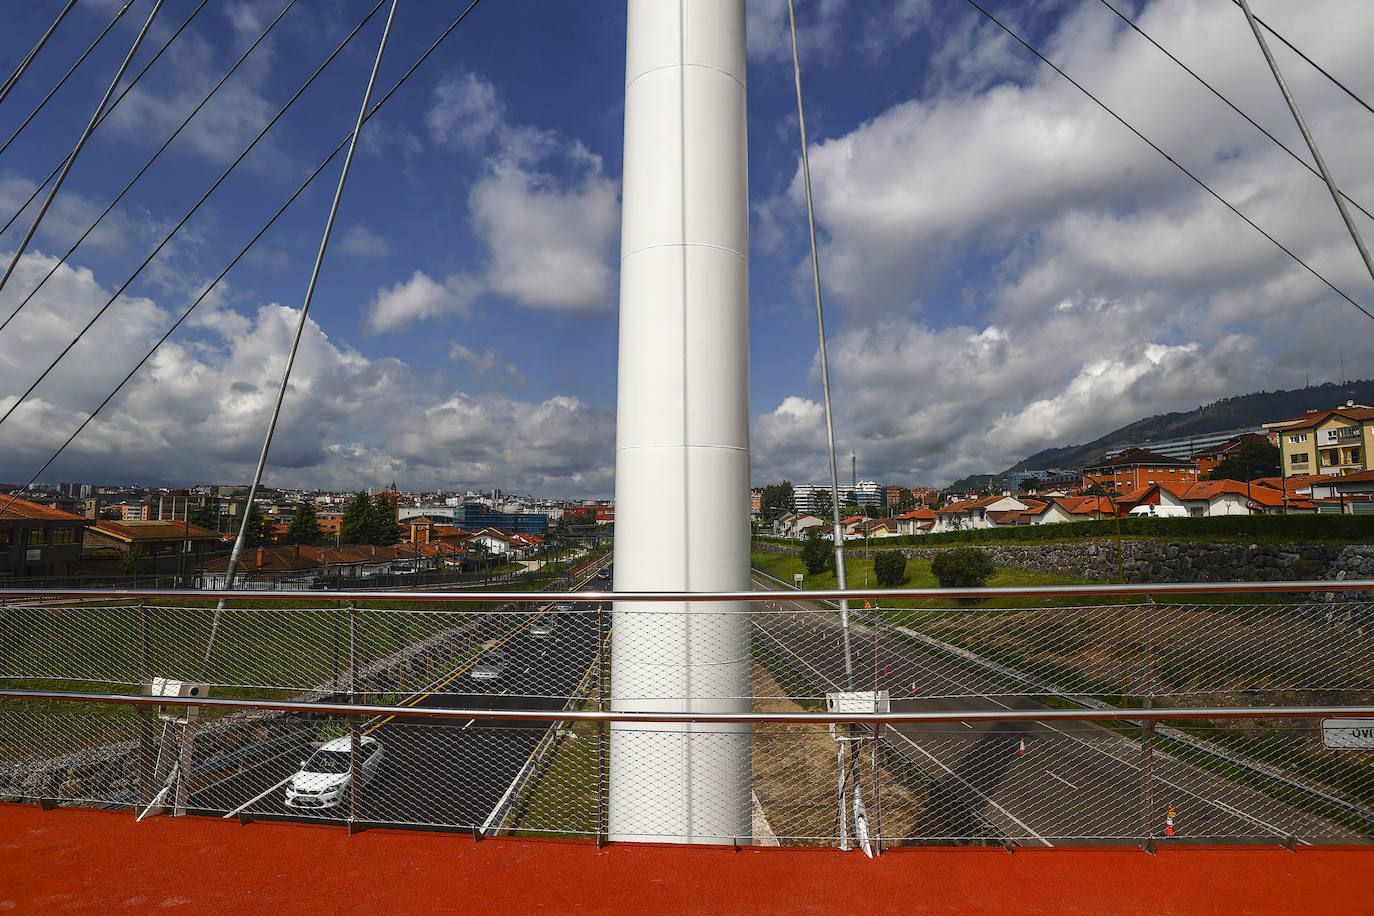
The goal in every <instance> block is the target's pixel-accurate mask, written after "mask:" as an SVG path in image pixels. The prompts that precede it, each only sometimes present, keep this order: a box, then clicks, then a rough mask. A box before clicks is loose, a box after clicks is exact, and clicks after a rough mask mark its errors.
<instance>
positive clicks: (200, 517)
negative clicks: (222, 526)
mask: <svg viewBox="0 0 1374 916" xmlns="http://www.w3.org/2000/svg"><path fill="white" fill-rule="evenodd" d="M187 520H188V521H189V522H190V523H191V524H192V525H198V526H199V527H201V528H209V529H210V530H211V531H218V530H219V509H218V508H217V507H216V506H215V505H214V504H213V503H205V504H204V505H200V506H196V507H195V508H194V509H192V510H191V514H190V517H189V518H188V519H187Z"/></svg>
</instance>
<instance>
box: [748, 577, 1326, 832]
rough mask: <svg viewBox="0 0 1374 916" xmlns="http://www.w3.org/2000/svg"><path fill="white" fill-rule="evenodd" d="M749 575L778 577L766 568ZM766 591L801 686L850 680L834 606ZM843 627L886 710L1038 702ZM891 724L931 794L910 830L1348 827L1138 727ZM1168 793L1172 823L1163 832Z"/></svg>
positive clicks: (762, 629) (771, 629)
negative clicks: (1171, 747)
mask: <svg viewBox="0 0 1374 916" xmlns="http://www.w3.org/2000/svg"><path fill="white" fill-rule="evenodd" d="M755 585H756V587H757V588H760V589H761V590H771V589H772V588H775V587H776V586H775V585H773V584H772V583H767V582H764V581H762V580H756V582H755ZM784 594H785V593H784ZM773 603H774V604H775V606H776V607H777V609H776V610H773V609H770V610H764V611H761V612H759V613H755V614H754V617H753V620H754V628H753V630H754V639H755V645H756V646H757V647H759V649H761V650H763V651H766V652H768V653H769V654H770V655H771V656H773V658H774V659H777V660H778V661H780V662H782V663H783V664H785V665H786V666H787V667H788V668H789V669H790V670H791V672H792V675H793V676H795V677H797V678H799V679H802V680H804V681H806V682H807V684H808V686H811V687H813V688H817V689H819V690H821V691H830V690H840V689H844V688H843V686H842V685H843V684H844V683H845V673H844V652H843V650H842V648H841V643H842V640H841V630H840V626H839V616H838V613H837V612H835V611H833V610H827V611H818V610H817V608H816V606H815V605H814V604H811V603H809V602H794V601H788V600H786V599H785V598H784V597H780V598H779V599H778V600H776V601H775V602H773ZM850 635H851V650H852V651H853V652H854V653H855V659H854V687H855V689H858V690H869V689H885V690H888V691H889V692H890V696H891V698H892V709H893V711H894V712H898V711H908V710H912V711H914V710H931V711H935V710H955V709H960V710H998V709H1012V708H1043V704H1040V703H1037V702H1035V700H1033V699H1031V698H1027V697H1013V696H1009V695H1008V693H1009V689H1008V685H1007V683H1006V682H1005V681H1002V680H999V679H997V677H996V676H995V675H992V674H990V673H985V672H983V671H981V670H979V669H978V668H977V667H976V666H974V665H972V664H970V663H968V662H967V661H963V660H958V659H955V658H952V657H951V656H950V655H949V654H948V653H945V652H942V651H940V650H938V649H936V648H934V647H931V646H929V645H927V644H925V643H923V642H921V641H919V640H916V639H913V638H911V637H909V636H904V635H902V634H899V633H897V632H895V631H893V630H892V629H891V628H883V629H882V630H881V631H880V632H879V633H878V636H877V641H876V646H875V639H874V630H873V628H872V627H870V626H868V625H866V624H856V625H851V634H850ZM951 694H964V695H965V696H961V697H956V698H951V697H950V695H951ZM932 696H938V697H939V698H938V699H932V698H931V697H932ZM888 731H889V733H890V734H889V735H888V737H887V738H886V746H887V748H888V749H889V752H890V753H891V754H895V755H899V756H898V757H897V758H896V761H895V762H894V764H893V768H894V769H909V771H910V773H911V774H912V775H915V776H916V777H917V780H918V781H919V782H920V783H923V784H924V785H926V786H928V790H929V795H928V799H929V800H928V802H927V803H926V804H925V806H924V808H923V810H922V811H921V812H920V814H919V817H918V818H917V821H916V825H915V827H914V829H913V830H912V833H913V835H918V836H920V837H921V838H922V839H923V840H924V841H929V840H932V839H939V838H947V839H949V840H955V839H958V838H968V837H977V836H984V837H986V838H988V839H991V840H1006V841H1009V842H1011V843H1013V844H1018V845H1044V846H1052V845H1060V844H1064V843H1071V844H1085V843H1122V842H1137V843H1138V842H1141V841H1142V840H1143V839H1144V838H1145V837H1147V836H1153V837H1154V838H1155V840H1156V842H1157V843H1159V844H1165V843H1208V842H1216V841H1219V840H1226V841H1227V842H1236V841H1237V839H1238V838H1248V839H1250V840H1253V841H1254V842H1262V843H1274V842H1282V841H1284V840H1285V839H1287V838H1288V837H1289V836H1290V835H1293V836H1296V837H1297V838H1298V841H1299V842H1300V843H1301V842H1303V841H1304V840H1303V838H1305V837H1306V838H1312V839H1314V840H1319V839H1320V838H1323V837H1333V836H1342V835H1344V836H1346V837H1348V836H1349V831H1348V830H1347V829H1342V828H1339V827H1337V826H1336V825H1334V824H1332V823H1330V822H1328V821H1326V820H1324V819H1323V818H1322V817H1320V816H1318V815H1316V814H1313V813H1311V812H1309V811H1305V810H1303V809H1301V808H1299V807H1295V806H1294V805H1291V804H1289V803H1287V802H1284V801H1282V800H1279V799H1276V798H1273V797H1271V796H1268V795H1265V794H1262V793H1261V792H1259V791H1257V790H1255V789H1251V788H1249V787H1247V786H1244V785H1241V784H1239V783H1238V782H1236V781H1234V780H1232V779H1230V778H1228V777H1226V776H1223V775H1221V774H1219V773H1216V772H1213V771H1211V770H1208V769H1204V768H1202V767H1200V766H1196V765H1194V764H1190V763H1185V762H1182V761H1180V760H1178V759H1175V758H1174V757H1171V756H1169V755H1167V754H1164V753H1161V752H1159V751H1158V750H1154V751H1153V753H1147V751H1146V748H1145V744H1144V742H1143V741H1142V740H1141V739H1140V735H1139V730H1136V731H1135V732H1134V733H1132V734H1126V733H1123V732H1122V731H1116V730H1110V729H1107V728H1103V727H1101V726H1097V725H1093V724H1090V723H1057V724H1049V723H957V722H956V723H940V724H934V723H932V724H903V725H902V726H900V727H895V728H890V729H889V730H888ZM1023 742H1024V743H1023ZM1023 748H1024V752H1023ZM870 791H871V790H870ZM869 803H870V804H872V800H871V797H870V800H869ZM1170 806H1172V807H1173V809H1174V817H1173V827H1174V832H1173V836H1172V837H1166V836H1165V830H1166V826H1167V817H1168V813H1169V808H1170ZM1345 841H1346V842H1349V840H1348V839H1347V840H1345Z"/></svg>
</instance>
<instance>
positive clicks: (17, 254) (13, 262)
mask: <svg viewBox="0 0 1374 916" xmlns="http://www.w3.org/2000/svg"><path fill="white" fill-rule="evenodd" d="M163 2H164V0H157V2H156V3H155V4H153V11H152V12H151V13H149V14H148V19H147V20H146V21H145V22H144V23H143V28H142V29H140V30H139V33H138V37H137V38H135V39H134V43H133V45H132V46H131V47H130V48H129V53H128V54H127V55H126V56H125V57H124V61H123V63H121V64H120V65H119V70H118V71H116V72H115V75H114V79H113V80H111V81H110V88H109V89H106V90H105V95H104V96H103V97H102V98H101V99H100V104H99V105H97V106H95V111H94V112H93V113H92V114H91V120H90V123H88V124H87V125H86V129H85V130H83V131H82V132H81V136H80V137H79V138H78V139H77V141H76V146H74V147H72V151H71V153H70V154H68V156H67V159H66V163H65V164H64V165H63V166H62V173H61V174H60V175H58V176H57V181H56V183H54V184H53V186H52V190H51V191H49V192H48V196H47V199H46V200H44V201H43V206H41V207H39V208H38V213H37V214H35V215H34V218H33V222H32V223H30V224H29V229H28V231H27V232H25V233H24V238H23V240H22V241H20V243H19V247H18V248H16V249H15V251H14V257H12V258H10V263H9V266H8V267H6V268H5V273H4V275H3V276H0V290H4V288H5V284H6V283H8V282H9V279H10V276H11V275H12V274H13V273H14V268H15V267H17V266H18V265H19V259H20V258H21V257H23V255H24V249H25V248H27V247H28V245H29V242H30V241H32V240H33V234H34V233H35V232H37V231H38V224H39V223H41V222H42V221H43V217H44V215H45V214H47V212H48V207H50V206H52V202H53V198H55V197H56V196H57V192H58V191H59V190H61V189H62V182H63V181H65V180H66V178H67V175H68V174H70V172H71V170H72V166H74V165H76V157H77V156H79V155H81V148H82V147H84V146H85V145H86V141H87V140H88V139H89V138H90V136H91V131H93V130H95V125H96V122H97V121H99V119H100V112H101V111H102V110H103V109H104V108H105V104H106V103H107V102H109V101H110V96H112V95H114V91H115V88H116V87H117V86H118V85H119V80H120V78H121V77H122V76H124V71H125V70H127V69H129V62H130V61H132V60H133V59H134V55H135V54H137V53H138V48H139V45H141V44H143V38H144V36H146V35H147V34H148V29H150V28H152V25H153V20H154V19H156V18H157V14H158V10H160V9H162V4H163Z"/></svg>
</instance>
